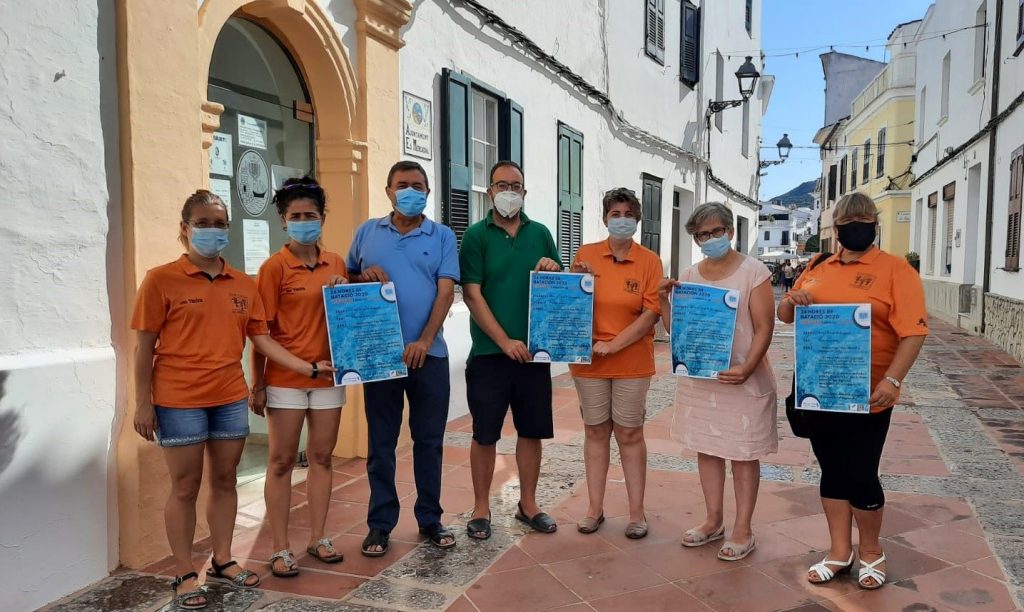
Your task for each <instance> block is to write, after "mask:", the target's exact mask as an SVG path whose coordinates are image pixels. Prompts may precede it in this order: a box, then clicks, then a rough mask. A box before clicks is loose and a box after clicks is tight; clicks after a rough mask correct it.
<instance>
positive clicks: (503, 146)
mask: <svg viewBox="0 0 1024 612" xmlns="http://www.w3.org/2000/svg"><path fill="white" fill-rule="evenodd" d="M498 141H499V147H498V149H499V151H498V155H499V157H501V159H510V160H512V161H514V162H516V163H517V164H519V165H520V166H523V167H524V168H525V167H526V166H525V165H523V107H522V106H520V105H518V104H516V103H515V102H513V101H512V100H510V99H507V98H506V99H504V100H502V101H501V134H500V135H499V138H498Z"/></svg>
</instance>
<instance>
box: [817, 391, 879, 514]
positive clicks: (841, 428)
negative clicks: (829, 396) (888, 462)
mask: <svg viewBox="0 0 1024 612" xmlns="http://www.w3.org/2000/svg"><path fill="white" fill-rule="evenodd" d="M813 416H814V419H813V426H812V428H811V448H812V449H813V450H814V456H815V457H817V458H818V465H820V466H821V496H822V497H824V498H826V499H845V500H848V501H849V502H850V505H851V506H853V507H854V508H856V509H857V510H878V509H879V508H881V507H882V506H884V505H885V494H884V493H883V492H882V483H881V481H880V480H879V479H878V464H879V462H880V461H881V459H882V447H883V446H884V445H885V436H886V434H888V433H889V421H890V420H891V419H892V409H889V410H885V411H882V412H878V413H873V414H837V413H831V412H830V413H815V414H814V415H813Z"/></svg>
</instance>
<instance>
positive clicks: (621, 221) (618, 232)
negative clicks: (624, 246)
mask: <svg viewBox="0 0 1024 612" xmlns="http://www.w3.org/2000/svg"><path fill="white" fill-rule="evenodd" d="M608 233H609V234H610V235H611V237H612V238H632V237H633V234H635V233H636V219H634V218H633V217H612V218H611V219H608Z"/></svg>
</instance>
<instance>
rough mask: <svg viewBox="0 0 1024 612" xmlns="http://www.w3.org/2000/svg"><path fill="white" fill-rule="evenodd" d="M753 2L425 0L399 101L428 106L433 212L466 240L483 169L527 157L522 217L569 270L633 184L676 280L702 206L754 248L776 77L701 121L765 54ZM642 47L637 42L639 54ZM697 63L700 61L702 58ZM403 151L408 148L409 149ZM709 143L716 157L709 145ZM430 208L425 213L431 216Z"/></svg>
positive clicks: (458, 325)
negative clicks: (611, 193) (690, 226)
mask: <svg viewBox="0 0 1024 612" xmlns="http://www.w3.org/2000/svg"><path fill="white" fill-rule="evenodd" d="M760 11H761V3H760V2H759V1H755V0H720V1H716V2H707V1H705V2H691V1H688V0H684V1H683V2H676V1H671V2H666V1H665V0H647V1H646V2H645V1H640V0H637V1H633V2H604V1H599V0H567V1H565V2H557V3H552V2H548V1H546V0H522V1H519V2H514V3H510V2H501V1H498V0H426V1H425V2H422V3H420V4H419V5H418V6H417V8H416V15H415V19H414V20H413V22H412V23H411V24H410V26H408V29H407V31H404V32H403V39H404V40H405V42H406V46H405V47H404V48H403V49H402V51H401V56H400V57H401V83H402V89H403V97H404V96H405V95H406V94H408V95H412V96H416V97H418V98H419V99H422V100H425V101H428V102H430V104H431V107H432V109H433V116H434V119H433V122H432V130H433V132H432V133H433V138H432V139H431V140H432V145H431V146H430V147H427V149H429V150H424V151H421V152H418V154H416V155H412V154H410V155H407V156H406V157H407V158H408V159H413V160H417V161H420V162H421V163H422V164H423V165H424V166H425V168H426V169H427V173H428V175H429V178H430V183H431V186H432V188H433V189H434V192H433V196H432V204H433V206H432V216H433V218H435V219H437V220H441V221H443V222H445V223H448V224H449V225H451V226H452V227H453V228H454V229H455V230H456V233H457V234H461V231H463V230H464V228H465V227H466V226H468V225H469V224H471V223H474V222H476V221H477V220H479V219H480V218H481V217H482V216H483V215H484V214H485V213H486V211H487V210H488V206H489V203H488V200H487V196H486V194H485V193H484V192H485V191H486V189H487V185H488V178H489V177H488V171H489V170H490V166H491V165H492V164H493V163H494V162H495V161H498V160H499V159H513V160H515V161H518V162H521V163H522V165H523V168H524V172H525V177H526V187H527V190H528V194H527V196H526V204H525V209H524V210H525V211H526V213H527V214H528V215H529V216H530V218H531V219H533V220H535V221H539V222H542V223H544V224H546V225H547V226H548V228H549V229H550V230H551V233H552V235H553V236H555V238H556V241H557V243H558V246H559V250H560V253H561V255H562V258H563V260H565V261H564V263H566V264H568V263H569V262H570V261H571V259H572V257H573V256H574V254H575V250H576V248H577V247H578V246H579V245H580V244H582V243H588V242H594V241H597V240H601V239H603V238H605V237H606V236H607V232H606V230H605V228H604V225H603V223H602V208H601V199H602V196H603V194H604V193H605V192H606V191H607V190H609V189H612V188H615V187H626V188H629V189H632V190H634V191H635V192H636V194H637V197H638V198H639V199H640V200H641V201H642V203H643V206H644V219H643V222H642V224H641V228H640V230H639V232H638V235H637V236H636V239H637V240H638V241H639V242H642V243H643V244H644V245H645V246H647V247H649V248H651V249H653V250H655V251H656V252H658V253H659V254H660V255H661V257H662V260H663V263H664V266H665V272H666V273H667V274H672V275H673V276H674V275H676V274H678V271H679V270H681V269H684V268H686V267H687V266H689V265H691V264H692V263H693V262H695V261H697V260H698V259H699V258H700V251H699V249H697V248H696V247H695V246H694V245H693V242H692V241H691V239H690V238H689V236H688V235H687V234H686V232H685V229H684V225H685V223H686V220H687V218H688V217H689V215H690V213H691V212H692V211H693V209H694V207H695V206H696V205H699V204H701V203H703V202H706V201H721V202H726V203H728V204H729V205H730V206H731V208H732V209H733V211H734V212H735V214H736V218H737V221H736V246H737V248H739V249H741V250H743V251H745V252H752V251H753V250H754V249H755V244H756V234H755V231H756V227H757V223H758V221H757V206H756V201H757V188H758V185H757V180H758V161H759V159H758V143H759V141H760V126H761V117H762V116H763V114H764V112H765V111H766V110H767V104H768V99H769V97H770V94H771V86H772V83H773V80H772V79H771V77H769V76H762V77H761V79H760V81H759V82H758V84H757V86H756V88H755V90H754V92H753V95H752V96H751V98H750V99H749V100H748V101H746V102H744V103H742V104H741V105H739V106H737V107H735V108H729V109H726V110H724V111H722V112H720V113H716V114H713V115H712V116H711V117H710V118H709V119H708V120H706V115H705V111H706V110H707V108H708V102H709V101H711V100H734V99H740V94H739V91H738V84H737V79H736V76H735V75H734V73H735V72H736V71H737V70H738V69H739V68H740V66H741V65H742V64H743V62H744V57H743V56H742V55H753V56H754V60H753V63H754V65H755V66H756V67H757V69H758V70H759V71H761V70H762V68H761V64H760V60H759V59H758V56H759V53H752V54H751V53H747V54H741V55H735V54H733V55H729V54H728V52H729V51H730V50H735V49H759V48H760ZM638 50H639V51H638ZM701 58H703V60H701ZM407 152H408V151H407ZM709 152H710V153H709ZM429 210H430V207H428V211H429ZM468 327H469V313H468V310H467V309H466V307H465V306H464V305H463V304H462V303H461V302H457V303H456V304H455V306H454V307H453V309H452V312H451V314H450V315H449V319H448V322H447V323H446V327H445V336H446V338H447V340H448V343H449V348H450V351H451V363H452V382H453V392H452V397H453V401H452V407H453V412H452V416H453V417H454V416H457V415H458V414H459V409H460V408H461V409H463V410H464V402H463V397H464V396H463V395H462V394H463V391H462V389H461V388H460V385H461V384H462V382H463V380H464V376H463V373H462V372H463V368H464V364H465V360H466V357H467V356H468V353H469V334H468Z"/></svg>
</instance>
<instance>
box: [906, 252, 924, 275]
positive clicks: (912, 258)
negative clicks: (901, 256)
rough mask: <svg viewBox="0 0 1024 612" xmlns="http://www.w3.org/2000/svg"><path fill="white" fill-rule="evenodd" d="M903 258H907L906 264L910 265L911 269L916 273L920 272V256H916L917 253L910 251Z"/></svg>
mask: <svg viewBox="0 0 1024 612" xmlns="http://www.w3.org/2000/svg"><path fill="white" fill-rule="evenodd" d="M905 257H906V258H907V263H909V264H910V265H911V267H913V268H914V269H915V270H917V271H918V272H920V271H921V256H920V255H918V254H917V253H915V252H913V251H911V252H909V253H907V254H906V255H905Z"/></svg>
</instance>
